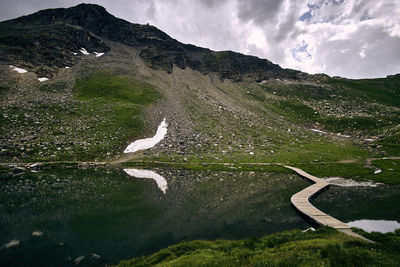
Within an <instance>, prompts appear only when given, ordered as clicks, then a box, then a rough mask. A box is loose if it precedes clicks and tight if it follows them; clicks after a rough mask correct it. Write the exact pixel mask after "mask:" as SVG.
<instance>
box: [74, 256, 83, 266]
mask: <svg viewBox="0 0 400 267" xmlns="http://www.w3.org/2000/svg"><path fill="white" fill-rule="evenodd" d="M84 258H85V256H80V257H78V258H76V259H75V265H76V264H79V263H80V262H81V261H82V260H83V259H84Z"/></svg>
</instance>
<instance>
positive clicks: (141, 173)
mask: <svg viewBox="0 0 400 267" xmlns="http://www.w3.org/2000/svg"><path fill="white" fill-rule="evenodd" d="M124 171H125V172H126V173H127V174H129V175H130V176H133V177H136V178H145V179H153V180H154V181H156V183H157V186H158V188H160V190H161V191H162V192H163V193H164V194H165V191H166V190H167V189H168V184H167V180H165V178H164V177H162V176H161V175H159V174H157V173H155V172H153V171H148V170H139V169H124Z"/></svg>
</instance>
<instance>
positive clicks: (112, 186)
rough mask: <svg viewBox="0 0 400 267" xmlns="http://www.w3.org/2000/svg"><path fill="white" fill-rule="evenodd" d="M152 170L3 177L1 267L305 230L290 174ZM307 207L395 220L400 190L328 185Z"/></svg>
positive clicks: (115, 258)
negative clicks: (296, 208) (294, 205)
mask: <svg viewBox="0 0 400 267" xmlns="http://www.w3.org/2000/svg"><path fill="white" fill-rule="evenodd" d="M149 171H150V172H145V173H144V174H143V170H141V169H140V168H138V169H133V171H130V172H129V171H127V170H124V169H123V168H119V167H106V166H102V167H86V168H81V167H80V168H77V167H68V166H63V167H53V168H42V169H38V170H36V171H29V170H28V171H22V172H19V173H9V172H8V173H2V174H1V180H0V246H1V248H0V265H1V266H11V265H12V266H28V265H29V266H77V265H78V266H98V265H100V266H104V265H112V264H116V263H118V262H119V261H120V260H123V259H130V258H132V257H138V256H141V255H148V254H151V253H154V252H156V251H158V250H160V249H162V248H164V247H167V246H169V245H171V244H175V243H178V242H180V241H183V240H194V239H207V240H215V239H244V238H250V237H260V236H263V235H268V234H271V233H275V232H279V231H284V230H290V229H307V228H309V227H310V226H311V224H309V222H307V221H305V220H304V219H303V218H302V217H301V216H300V215H299V214H298V213H297V212H296V210H295V209H294V208H293V207H292V205H291V203H290V197H291V196H292V195H293V194H294V193H296V192H298V191H300V190H302V189H303V188H305V187H307V186H309V185H310V183H309V182H307V181H306V180H304V179H302V178H301V177H299V176H297V175H296V174H290V173H268V172H249V171H232V172H228V171H207V170H204V171H190V170H175V169H166V168H154V169H151V170H149ZM132 173H133V174H136V176H137V177H135V176H132ZM137 173H139V174H142V177H139V176H140V175H138V174H137ZM130 174H131V175H130ZM151 174H156V175H158V176H156V178H154V177H153V178H152V175H151ZM146 178H147V179H146ZM312 203H313V205H315V206H316V207H317V208H319V209H321V210H322V211H324V212H326V213H328V214H330V215H332V216H334V217H336V218H337V219H339V220H342V221H343V222H354V221H358V220H365V219H367V220H371V221H380V222H382V221H389V222H400V186H393V185H391V186H388V185H383V184H381V185H377V186H336V185H331V186H330V187H329V189H328V190H326V191H324V192H322V193H321V194H319V195H318V196H316V197H315V198H313V199H312Z"/></svg>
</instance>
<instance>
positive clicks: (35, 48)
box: [0, 4, 305, 81]
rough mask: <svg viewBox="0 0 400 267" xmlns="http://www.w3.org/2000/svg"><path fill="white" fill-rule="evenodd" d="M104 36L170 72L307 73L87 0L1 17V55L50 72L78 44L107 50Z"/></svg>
mask: <svg viewBox="0 0 400 267" xmlns="http://www.w3.org/2000/svg"><path fill="white" fill-rule="evenodd" d="M105 40H110V41H113V42H118V43H121V44H124V45H129V46H133V47H135V48H137V49H139V50H140V57H141V58H142V59H143V60H144V61H145V62H146V63H147V64H149V65H150V66H151V67H152V68H154V69H163V70H165V71H167V72H168V73H170V72H171V71H172V68H173V66H174V65H175V66H177V67H179V68H181V69H184V68H186V67H190V68H191V69H194V70H198V71H200V72H202V73H203V74H207V73H210V72H214V73H217V74H218V75H219V76H220V77H221V78H227V79H233V80H235V81H240V80H243V79H250V80H258V81H260V80H265V79H268V78H290V79H297V78H300V77H302V76H305V74H304V73H301V72H299V71H294V70H285V69H282V68H281V67H279V66H278V65H276V64H273V63H271V62H270V61H268V60H265V59H260V58H257V57H254V56H246V55H243V54H239V53H234V52H231V51H223V52H214V51H211V50H209V49H205V48H200V47H196V46H193V45H187V44H182V43H180V42H178V41H177V40H175V39H173V38H171V37H170V36H168V35H167V34H165V33H164V32H162V31H160V30H159V29H157V28H156V27H154V26H150V25H140V24H133V23H129V22H127V21H125V20H122V19H118V18H116V17H114V16H113V15H111V14H109V13H108V12H107V11H106V10H105V9H104V8H103V7H101V6H98V5H91V4H80V5H78V6H76V7H72V8H68V9H48V10H43V11H39V12H37V13H34V14H32V15H28V16H23V17H20V18H17V19H13V20H9V21H4V22H1V23H0V61H2V62H6V63H10V64H16V65H20V66H22V67H26V68H29V69H35V72H37V73H39V74H42V75H47V76H51V75H52V73H54V72H56V71H57V70H56V68H60V67H64V66H69V65H71V64H73V63H74V62H75V60H76V59H75V57H74V54H73V53H75V52H76V51H78V50H79V49H80V48H81V47H84V48H86V49H87V50H88V51H89V52H93V51H96V52H106V51H109V49H110V48H109V47H108V46H107V45H106V44H105V42H104V41H105Z"/></svg>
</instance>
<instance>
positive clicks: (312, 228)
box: [302, 227, 315, 233]
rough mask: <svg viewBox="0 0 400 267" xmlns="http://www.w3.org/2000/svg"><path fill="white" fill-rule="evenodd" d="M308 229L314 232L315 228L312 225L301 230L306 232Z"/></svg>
mask: <svg viewBox="0 0 400 267" xmlns="http://www.w3.org/2000/svg"><path fill="white" fill-rule="evenodd" d="M308 231H313V232H314V231H315V229H314V227H309V228H307V229H305V230H303V231H302V232H303V233H305V232H308Z"/></svg>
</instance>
